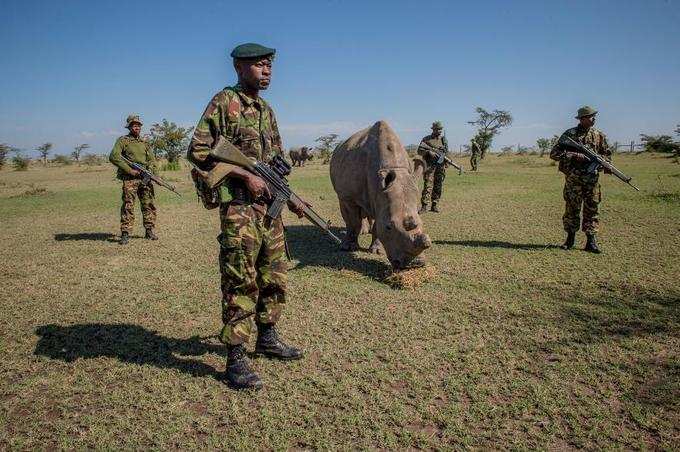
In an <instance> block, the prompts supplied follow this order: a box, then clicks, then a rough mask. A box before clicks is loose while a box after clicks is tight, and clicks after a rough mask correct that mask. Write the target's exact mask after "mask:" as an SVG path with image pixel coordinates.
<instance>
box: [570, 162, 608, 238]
mask: <svg viewBox="0 0 680 452" xmlns="http://www.w3.org/2000/svg"><path fill="white" fill-rule="evenodd" d="M601 200H602V193H601V192H600V184H599V183H598V181H597V178H595V179H593V178H584V177H581V176H577V175H568V176H566V178H565V181H564V202H565V206H564V216H563V217H562V221H563V223H564V230H565V231H567V232H576V231H578V228H579V223H581V219H580V216H581V206H583V222H582V223H581V229H582V230H583V232H585V233H586V234H595V233H597V231H598V227H599V206H600V201H601Z"/></svg>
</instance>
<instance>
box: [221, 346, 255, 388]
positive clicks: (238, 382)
mask: <svg viewBox="0 0 680 452" xmlns="http://www.w3.org/2000/svg"><path fill="white" fill-rule="evenodd" d="M227 350H228V351H227V369H226V370H225V371H224V375H223V380H224V382H225V383H226V384H227V385H229V387H231V388H233V389H262V380H260V377H258V376H257V374H256V373H255V372H253V370H252V369H251V368H250V366H249V365H248V360H247V359H246V348H245V347H244V346H243V344H239V345H229V346H228V348H227Z"/></svg>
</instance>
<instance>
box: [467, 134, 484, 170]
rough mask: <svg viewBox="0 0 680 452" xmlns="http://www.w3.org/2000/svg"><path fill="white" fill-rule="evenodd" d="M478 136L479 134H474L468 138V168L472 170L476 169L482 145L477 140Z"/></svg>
mask: <svg viewBox="0 0 680 452" xmlns="http://www.w3.org/2000/svg"><path fill="white" fill-rule="evenodd" d="M479 138H480V137H479V135H475V136H474V137H472V139H471V140H470V168H472V171H477V165H478V164H479V157H480V156H481V155H482V147H481V146H480V144H479V143H478V142H477V141H478V140H479Z"/></svg>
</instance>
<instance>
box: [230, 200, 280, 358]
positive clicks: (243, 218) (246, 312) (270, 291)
mask: <svg viewBox="0 0 680 452" xmlns="http://www.w3.org/2000/svg"><path fill="white" fill-rule="evenodd" d="M220 221H221V230H222V233H221V234H220V235H219V237H218V238H217V239H218V241H219V242H220V257H219V263H220V273H221V276H222V322H223V323H224V326H223V328H222V332H221V333H220V340H221V341H222V342H223V343H224V344H231V345H236V344H241V343H243V342H247V341H248V340H249V338H250V335H251V333H252V332H253V330H254V329H255V325H254V323H255V322H257V323H265V324H274V323H276V322H277V321H278V319H279V317H280V316H281V312H282V311H283V307H284V304H285V302H286V278H287V277H286V272H287V269H288V267H287V261H286V249H285V239H284V235H283V234H284V231H283V222H282V220H281V218H280V217H279V218H278V219H276V220H275V221H272V222H271V224H268V223H269V222H268V220H266V219H265V218H264V211H263V209H261V207H260V206H251V205H244V204H237V203H233V202H232V203H229V204H222V205H221V206H220ZM253 317H254V319H253Z"/></svg>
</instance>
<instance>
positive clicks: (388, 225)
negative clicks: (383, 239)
mask: <svg viewBox="0 0 680 452" xmlns="http://www.w3.org/2000/svg"><path fill="white" fill-rule="evenodd" d="M385 229H387V230H388V231H391V230H392V229H394V221H389V222H387V224H386V225H385Z"/></svg>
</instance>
